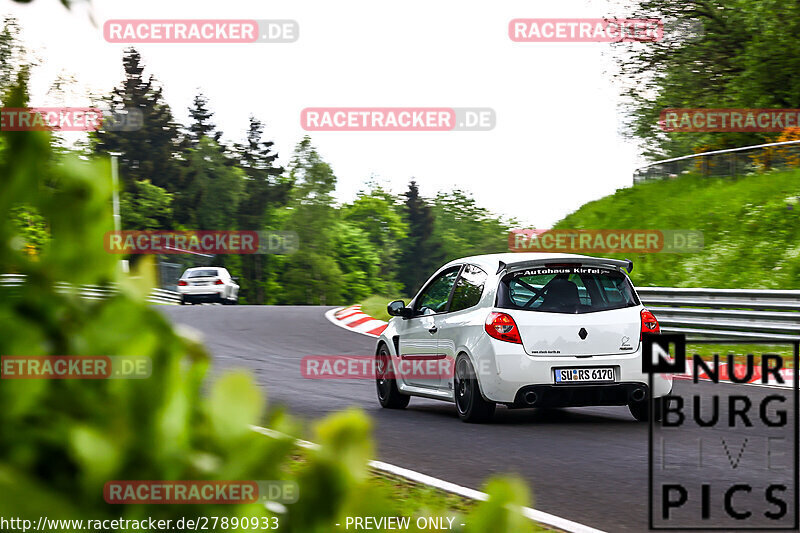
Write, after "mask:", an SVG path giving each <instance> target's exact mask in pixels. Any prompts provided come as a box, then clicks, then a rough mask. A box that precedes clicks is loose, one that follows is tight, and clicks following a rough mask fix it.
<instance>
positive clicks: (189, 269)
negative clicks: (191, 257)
mask: <svg viewBox="0 0 800 533" xmlns="http://www.w3.org/2000/svg"><path fill="white" fill-rule="evenodd" d="M212 268H213V269H215V270H224V269H225V267H191V268H187V269H186V270H185V271H184V272H190V271H192V270H211V269H212Z"/></svg>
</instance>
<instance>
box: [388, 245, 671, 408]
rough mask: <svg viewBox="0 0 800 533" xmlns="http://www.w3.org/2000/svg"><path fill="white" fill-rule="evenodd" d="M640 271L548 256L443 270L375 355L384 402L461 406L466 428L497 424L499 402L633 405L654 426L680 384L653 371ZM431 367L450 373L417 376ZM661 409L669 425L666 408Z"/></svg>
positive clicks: (396, 311)
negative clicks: (645, 348) (637, 284)
mask: <svg viewBox="0 0 800 533" xmlns="http://www.w3.org/2000/svg"><path fill="white" fill-rule="evenodd" d="M632 268H633V263H632V262H631V261H628V260H625V261H622V260H617V259H603V258H597V257H588V256H582V255H572V254H540V253H510V254H493V255H482V256H475V257H466V258H464V259H458V260H456V261H452V262H450V263H448V264H446V265H444V266H443V267H442V268H440V269H439V270H438V271H437V272H436V273H435V274H434V275H433V276H432V277H431V278H430V279H429V280H428V282H427V283H425V285H424V286H423V288H422V290H421V291H420V292H419V293H418V294H417V296H416V297H415V298H414V299H413V300H412V301H411V303H410V304H409V305H408V307H406V305H405V304H404V303H403V302H402V301H401V300H397V301H394V302H392V303H390V304H389V306H388V311H389V314H390V315H392V316H393V317H394V318H392V319H391V320H390V321H389V325H388V326H387V328H386V329H385V330H384V331H383V333H382V334H381V335H380V337H379V339H378V345H377V350H376V358H377V376H376V378H377V379H376V381H377V389H378V399H379V400H380V403H381V405H382V406H383V407H388V408H404V407H405V406H406V405H408V401H409V398H410V396H421V397H425V398H435V399H439V400H445V401H454V402H455V404H456V408H457V410H458V415H459V417H461V419H462V420H464V421H467V422H483V421H488V420H490V419H491V418H492V415H493V414H494V410H495V406H496V404H498V403H501V404H505V405H506V406H508V407H510V408H522V407H579V406H589V405H627V406H628V407H629V409H630V411H631V414H632V415H633V416H634V417H635V418H636V419H637V420H641V421H645V420H648V419H649V417H650V412H649V411H650V409H649V405H650V402H649V398H650V396H651V395H652V397H653V398H659V397H662V396H665V395H667V394H669V393H670V392H671V390H672V378H671V376H670V375H666V374H655V375H654V376H653V390H652V391H650V390H649V386H648V376H647V374H645V373H643V372H642V343H641V336H642V333H645V332H647V333H659V332H660V327H659V325H658V322H657V320H656V318H655V317H654V316H653V314H652V313H651V312H650V311H648V310H647V309H645V307H644V306H643V305H642V304H641V301H640V300H639V297H638V295H637V294H636V291H635V290H634V288H633V285H632V283H631V281H630V279H629V278H628V276H627V274H626V273H625V272H624V270H627V271H628V272H630V271H631V269H632ZM431 360H436V361H439V364H437V365H435V367H436V368H446V369H447V370H446V371H444V372H438V373H431V374H425V373H420V372H414V371H408V369H409V368H412V367H413V363H415V362H416V363H425V364H427V365H429V362H430V361H431ZM441 363H446V364H441ZM390 364H391V366H389V365H390ZM410 364H411V365H410ZM423 366H424V365H421V364H420V365H418V368H422V367H423ZM428 368H431V367H430V366H428ZM403 369H406V370H403ZM654 405H655V406H656V407H655V408H654V413H653V418H654V419H658V418H660V416H661V408H660V407H661V402H654Z"/></svg>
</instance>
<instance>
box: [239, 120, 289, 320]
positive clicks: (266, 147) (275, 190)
mask: <svg viewBox="0 0 800 533" xmlns="http://www.w3.org/2000/svg"><path fill="white" fill-rule="evenodd" d="M263 134H264V124H263V123H262V122H261V121H259V120H258V119H256V118H255V117H254V116H252V115H251V116H250V125H249V128H248V130H247V140H246V142H245V143H244V144H238V145H236V147H235V154H236V157H237V160H238V161H237V162H238V166H239V168H241V169H242V170H243V171H244V193H243V195H242V200H241V202H240V203H239V209H238V211H237V225H238V227H239V229H241V230H261V229H263V228H264V227H265V225H267V224H268V220H267V219H268V217H269V214H271V213H272V212H273V211H274V209H276V208H277V207H279V206H283V205H286V203H287V202H288V201H289V193H290V191H291V188H292V182H291V180H290V179H289V178H288V177H283V176H282V175H283V172H284V169H283V167H280V166H277V165H276V164H275V160H276V159H277V157H278V154H277V152H275V151H274V143H273V142H272V141H264V140H262V137H263ZM269 263H270V259H269V256H262V255H261V254H253V255H248V256H245V257H242V268H243V272H242V274H243V276H242V280H241V283H240V285H241V294H242V297H243V298H245V300H246V301H248V303H257V304H263V303H264V302H265V300H266V299H265V290H266V284H267V281H266V279H267V278H266V276H265V270H266V269H267V268H268V265H269Z"/></svg>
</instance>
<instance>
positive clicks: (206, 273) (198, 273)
mask: <svg viewBox="0 0 800 533" xmlns="http://www.w3.org/2000/svg"><path fill="white" fill-rule="evenodd" d="M216 275H217V270H216V269H213V268H212V269H208V270H192V271H191V272H189V273H188V274H186V277H187V278H211V277H214V276H216Z"/></svg>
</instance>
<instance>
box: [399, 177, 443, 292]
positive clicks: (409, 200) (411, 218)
mask: <svg viewBox="0 0 800 533" xmlns="http://www.w3.org/2000/svg"><path fill="white" fill-rule="evenodd" d="M403 196H405V199H406V201H405V216H406V222H407V223H408V236H407V237H406V238H405V239H403V240H402V241H401V246H402V253H401V255H400V268H399V272H398V277H399V279H400V281H401V282H402V283H403V285H404V286H405V291H406V293H408V294H409V295H411V294H414V293H416V291H418V290H419V289H420V288H422V284H423V283H425V281H426V280H427V279H428V277H429V276H430V275H431V274H433V272H434V271H435V270H436V269H437V268H439V267H440V266H441V264H442V262H443V259H444V253H443V251H442V246H441V243H440V242H439V241H438V240H436V239H435V238H434V214H433V209H431V207H430V206H429V205H428V203H427V202H426V201H425V199H424V198H422V197H421V196H420V194H419V187H418V186H417V182H416V181H414V180H411V182H410V183H409V184H408V191H406V192H405V194H403Z"/></svg>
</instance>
